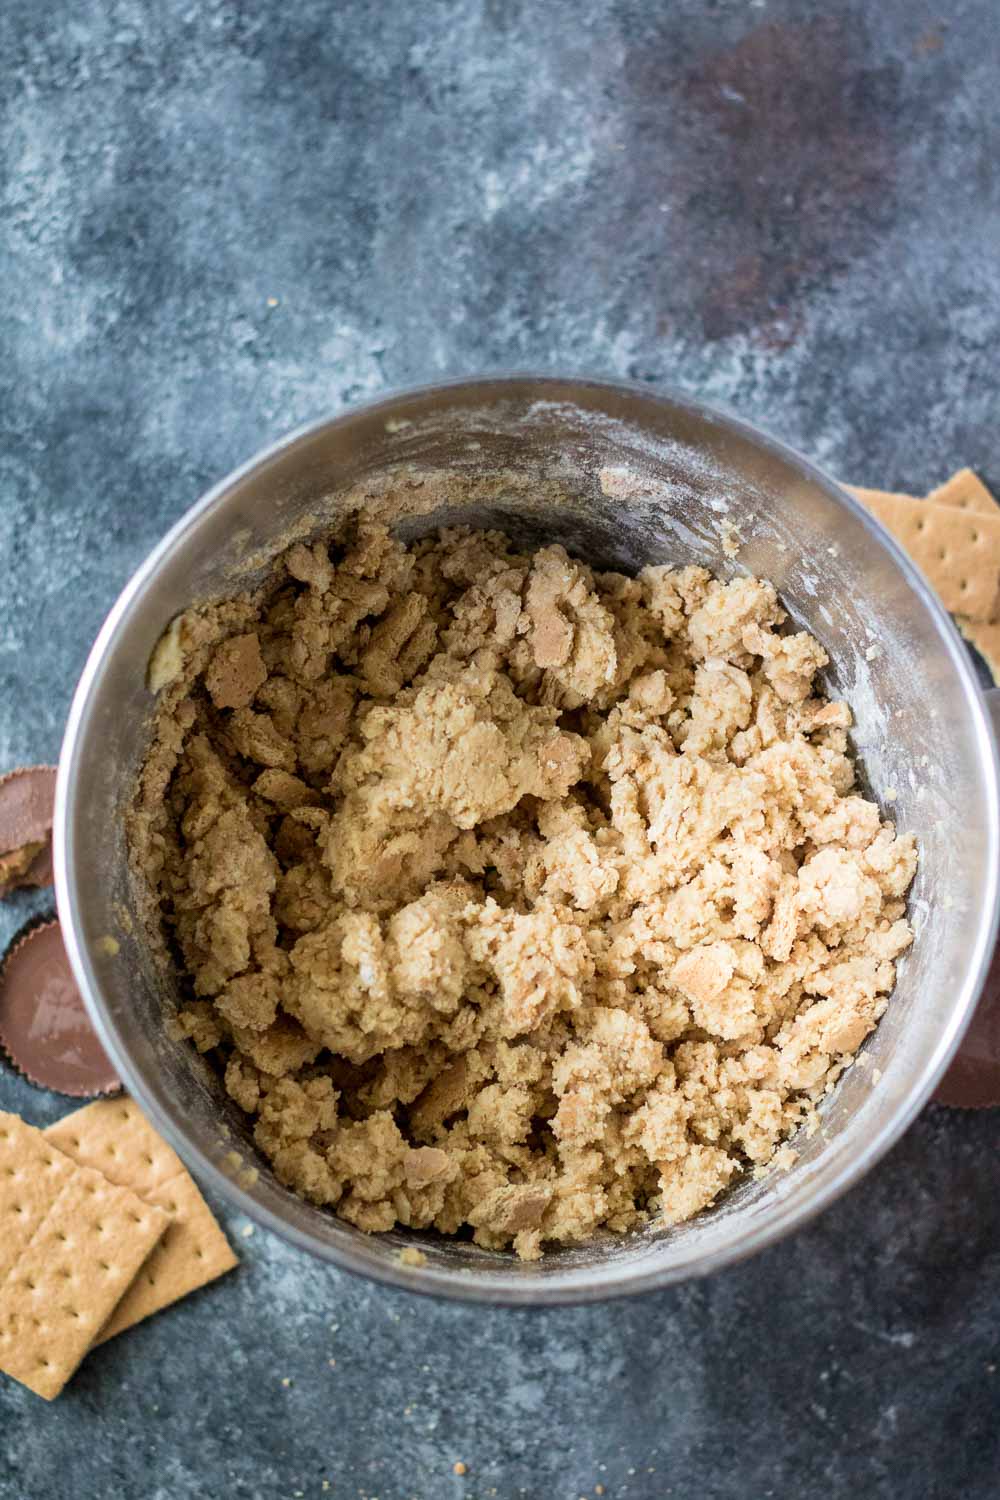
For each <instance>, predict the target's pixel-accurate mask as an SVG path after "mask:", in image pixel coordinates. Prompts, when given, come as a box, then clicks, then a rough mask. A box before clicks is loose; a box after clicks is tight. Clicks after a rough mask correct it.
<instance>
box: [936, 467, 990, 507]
mask: <svg viewBox="0 0 1000 1500" xmlns="http://www.w3.org/2000/svg"><path fill="white" fill-rule="evenodd" d="M927 498H928V500H930V501H932V502H933V503H934V504H936V505H951V506H953V507H955V508H956V509H958V510H964V511H968V512H969V513H970V514H973V515H977V516H995V515H996V514H997V513H998V512H1000V506H998V505H997V502H996V500H995V499H994V498H993V496H992V495H991V494H990V492H989V490H988V489H987V488H986V486H985V484H984V483H983V481H982V480H981V479H980V477H979V475H978V474H974V473H973V471H972V470H971V469H959V471H958V473H957V474H953V475H952V476H951V478H950V479H946V480H945V482H944V484H942V485H939V486H938V488H937V489H936V490H931V492H930V494H929V495H928V496H927Z"/></svg>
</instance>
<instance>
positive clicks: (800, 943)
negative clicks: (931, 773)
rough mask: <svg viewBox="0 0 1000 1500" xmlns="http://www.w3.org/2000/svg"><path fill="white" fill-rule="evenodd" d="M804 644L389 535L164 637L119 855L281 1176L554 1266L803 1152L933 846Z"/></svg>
mask: <svg viewBox="0 0 1000 1500" xmlns="http://www.w3.org/2000/svg"><path fill="white" fill-rule="evenodd" d="M601 482H602V485H603V486H604V488H605V490H606V491H608V490H609V487H610V492H614V489H615V485H616V484H617V483H618V482H619V480H618V477H617V476H616V474H615V473H614V472H611V471H606V472H605V473H604V474H603V475H602V476H601ZM786 625H787V622H786V617H785V614H784V611H783V610H782V608H781V605H780V602H779V600H778V597H777V594H776V593H775V590H774V589H773V587H772V586H771V585H770V584H769V583H766V582H764V581H762V580H759V579H755V578H748V577H740V578H735V579H732V580H731V581H729V582H722V581H720V580H718V579H714V578H712V577H711V576H710V575H709V574H708V573H707V572H706V571H705V570H704V569H702V568H695V567H687V568H677V569H673V568H669V567H649V568H645V569H644V570H643V571H642V572H641V573H640V575H639V576H638V577H637V578H627V577H624V576H622V575H619V574H615V573H600V572H595V571H594V570H592V569H591V568H589V567H587V565H586V564H585V563H582V562H580V561H578V560H576V559H574V558H571V557H570V556H568V554H567V553H566V552H565V551H564V550H563V549H562V548H561V547H559V546H549V547H545V548H543V549H541V550H540V551H538V552H536V553H534V554H533V555H530V556H529V555H524V554H520V553H518V552H516V551H515V550H514V549H513V547H512V546H511V544H510V542H509V541H508V540H507V538H505V537H504V536H502V535H501V534H499V533H494V532H486V533H483V532H474V531H470V530H467V529H462V528H454V529H448V530H443V531H441V532H439V533H437V534H435V535H432V536H429V537H425V538H423V539H422V540H419V541H416V542H413V543H412V544H411V545H410V546H408V547H406V546H403V545H402V544H401V543H399V542H397V541H396V540H394V539H393V537H392V536H391V535H390V533H389V532H388V530H387V529H386V528H385V527H383V526H380V525H375V524H362V525H359V526H358V527H357V529H356V530H355V531H354V532H353V533H352V534H350V535H345V536H343V537H340V538H337V539H334V540H333V541H331V542H314V543H312V544H310V545H308V546H307V545H304V544H297V545H296V546H294V547H292V548H291V549H290V550H289V551H288V552H287V553H286V554H285V556H284V557H283V558H282V559H281V560H280V561H279V563H278V565H277V569H276V573H275V575H274V577H273V578H272V580H271V581H270V582H269V583H268V584H267V585H265V586H263V587H262V588H260V589H259V590H258V591H257V592H256V593H254V594H246V595H243V596H239V597H236V598H233V599H229V600H226V601H223V602H221V603H219V604H215V605H212V606H209V607H206V608H204V609H201V610H192V611H188V613H187V614H185V615H184V616H182V617H181V618H180V620H179V621H175V622H174V624H173V625H172V626H171V627H170V628H169V630H168V631H167V633H166V635H165V637H164V639H163V641H162V642H161V645H160V646H159V647H158V648H157V652H156V653H155V654H154V662H153V663H152V664H151V668H150V681H151V684H152V682H153V681H154V680H155V681H156V682H157V683H158V684H159V687H160V695H161V696H160V698H159V701H158V704H157V717H156V728H155V739H154V743H153V747H152V751H151V753H150V756H149V759H148V761H147V763H146V766H145V768H144V771H143V774H142V779H141V784H140V787H139V790H138V794H137V798H136V801H135V804H134V806H133V809H132V812H131V816H130V820H129V836H130V840H131V844H132V848H133V852H134V857H135V860H136V862H137V864H138V866H139V869H140V871H141V873H142V875H143V876H144V879H145V882H146V884H147V887H148V889H149V890H150V891H151V892H152V893H154V895H155V899H156V903H157V917H156V920H157V923H158V927H159V930H161V931H162V936H163V938H164V939H165V941H166V944H167V945H168V946H169V948H170V949H171V951H172V954H173V956H174V958H175V960H176V962H177V964H178V965H179V968H180V970H181V973H182V976H183V980H184V985H185V999H184V1002H183V1004H182V1006H181V1009H180V1011H179V1014H178V1015H177V1017H176V1020H175V1021H171V1022H169V1023H168V1028H169V1032H170V1035H171V1036H174V1037H177V1038H187V1039H188V1040H189V1041H190V1042H191V1043H192V1044H193V1045H194V1046H195V1047H196V1048H197V1049H198V1050H199V1051H200V1052H203V1053H205V1054H206V1056H208V1057H209V1059H210V1060H211V1061H212V1062H213V1063H214V1064H215V1065H216V1066H217V1067H218V1069H219V1071H220V1073H221V1075H222V1076H223V1078H224V1081H225V1088H226V1091H227V1093H228V1094H229V1096H230V1097H231V1099H232V1100H233V1101H234V1103H235V1104H236V1105H237V1106H238V1107H239V1108H240V1109H241V1110H243V1111H244V1112H245V1114H246V1115H247V1116H248V1117H249V1119H250V1121H251V1124H252V1130H253V1137H254V1140H255V1142H256V1145H257V1146H258V1148H259V1149H260V1151H261V1152H262V1153H263V1155H264V1156H265V1157H266V1158H268V1159H269V1160H270V1162H271V1164H272V1166H273V1169H274V1172H275V1174H276V1176H277V1177H278V1179H279V1180H280V1181H281V1182H282V1183H284V1184H286V1185H287V1186H288V1187H290V1188H292V1189H293V1190H294V1191H296V1192H297V1193H299V1194H301V1195H302V1196H303V1197H305V1198H307V1199H309V1200H310V1201H312V1202H313V1203H316V1204H320V1205H326V1206H328V1207H329V1208H330V1209H331V1210H333V1211H334V1212H336V1213H337V1214H339V1215H340V1216H341V1217H342V1218H344V1219H345V1220H347V1221H348V1222H349V1223H351V1224H353V1225H356V1226H357V1227H358V1228H360V1229H362V1230H364V1231H366V1232H369V1233H374V1232H378V1231H384V1230H389V1229H392V1228H393V1227H394V1226H397V1225H398V1226H400V1227H402V1228H405V1229H408V1230H419V1229H427V1228H433V1229H435V1230H437V1231H438V1232H440V1233H442V1234H445V1235H449V1234H455V1233H457V1232H459V1231H461V1232H462V1233H463V1234H464V1235H466V1236H468V1235H471V1237H472V1239H473V1240H474V1241H475V1243H476V1244H477V1245H479V1246H482V1247H483V1248H485V1249H488V1250H506V1249H512V1250H513V1251H514V1252H515V1253H516V1254H517V1255H518V1256H520V1257H521V1258H522V1259H524V1260H534V1259H537V1258H538V1257H539V1256H540V1255H541V1254H542V1253H543V1251H544V1249H545V1247H546V1245H551V1244H570V1243H575V1242H579V1241H581V1240H585V1239H587V1238H588V1237H590V1236H593V1235H594V1234H595V1233H596V1232H597V1231H598V1230H606V1231H611V1232H612V1233H615V1234H622V1233H625V1232H627V1231H629V1230H632V1229H635V1228H637V1227H639V1226H641V1225H643V1224H647V1223H650V1222H657V1223H660V1224H663V1225H669V1224H675V1223H678V1222H680V1221H681V1220H684V1219H686V1218H689V1217H691V1216H692V1215H693V1214H697V1213H699V1212H701V1211H702V1210H703V1209H705V1208H707V1207H708V1206H709V1205H710V1204H712V1203H713V1202H714V1201H715V1200H716V1199H717V1197H718V1196H719V1195H720V1194H721V1193H723V1192H725V1191H726V1189H727V1188H728V1187H730V1186H731V1185H732V1183H733V1182H734V1181H735V1180H736V1179H737V1178H738V1177H740V1176H747V1175H751V1174H756V1175H759V1174H761V1173H762V1172H764V1171H765V1170H772V1169H773V1168H775V1167H778V1168H783V1167H788V1166H790V1165H791V1164H792V1162H793V1160H794V1151H793V1149H792V1148H791V1147H790V1146H788V1145H787V1142H788V1141H789V1139H790V1138H791V1137H792V1136H793V1135H794V1134H795V1132H796V1131H797V1130H798V1129H799V1128H800V1127H803V1128H804V1129H805V1130H806V1131H807V1132H808V1131H811V1130H814V1129H815V1128H816V1121H817V1114H816V1106H817V1105H818V1103H819V1102H820V1101H821V1100H822V1098H823V1097H824V1095H825V1094H826V1093H828V1092H829V1090H830V1089H832V1088H833V1087H834V1085H835V1083H836V1081H837V1079H839V1077H840V1076H841V1074H842V1072H843V1071H844V1069H845V1067H846V1066H847V1064H848V1062H849V1061H850V1059H851V1058H852V1057H853V1055H854V1054H855V1052H856V1051H857V1049H858V1048H859V1047H860V1046H861V1044H862V1042H863V1041H864V1039H865V1038H866V1037H867V1036H868V1034H869V1033H870V1032H871V1031H872V1030H873V1028H874V1027H875V1025H876V1024H877V1022H878V1020H879V1017H880V1016H881V1015H882V1013H883V1011H884V1010H885V1007H886V1005H887V1003H888V997H889V995H890V993H891V991H892V988H893V984H894V981H895V963H896V960H897V959H898V958H899V956H900V954H902V953H903V952H905V950H906V948H907V947H908V946H909V944H910V942H911V939H912V933H911V930H910V927H909V925H908V923H907V920H906V909H905V901H904V897H905V894H906V891H907V889H908V887H909V884H910V881H911V880H912V878H913V874H914V871H915V868H916V863H917V854H916V848H915V844H914V840H913V837H912V836H911V835H898V834H897V832H896V830H895V827H894V826H893V824H892V823H891V822H889V821H886V820H884V819H883V818H882V817H881V815H880V813H879V810H878V808H877V807H876V806H875V805H874V804H873V803H872V802H870V801H868V800H866V799H865V798H864V796H863V795H862V794H861V792H860V791H859V790H858V787H857V785H856V780H855V767H854V764H853V762H852V760H851V757H850V754H849V751H848V740H847V731H848V729H849V727H850V725H851V714H850V710H849V708H848V706H847V705H846V704H843V703H839V702H828V701H827V700H826V699H825V698H824V697H823V696H822V694H821V693H820V692H819V691H818V689H817V688H816V686H815V682H814V679H815V676H816V673H817V672H818V671H819V670H820V669H821V668H822V667H823V666H824V665H825V664H826V660H827V658H826V653H825V652H824V651H823V649H822V647H821V646H820V645H819V644H818V642H816V641H815V640H814V639H813V638H812V637H811V636H809V635H808V634H806V633H805V632H797V633H796V632H792V631H790V630H788V629H787V628H786ZM871 1076H872V1078H873V1081H874V1080H876V1079H877V1076H878V1074H877V1070H873V1073H872V1075H871ZM231 1160H232V1162H233V1165H234V1166H235V1167H236V1168H237V1170H239V1171H241V1173H245V1172H247V1171H248V1170H249V1171H252V1170H253V1169H247V1168H245V1167H244V1166H243V1163H242V1161H241V1159H240V1157H239V1156H238V1155H236V1154H235V1153H234V1154H232V1156H231ZM243 1180H248V1179H247V1178H244V1179H243ZM399 1259H400V1263H401V1264H404V1265H411V1266H416V1265H422V1264H423V1263H424V1256H423V1252H421V1251H419V1250H417V1249H415V1248H413V1247H407V1248H406V1249H404V1250H403V1251H401V1252H400V1257H399Z"/></svg>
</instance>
